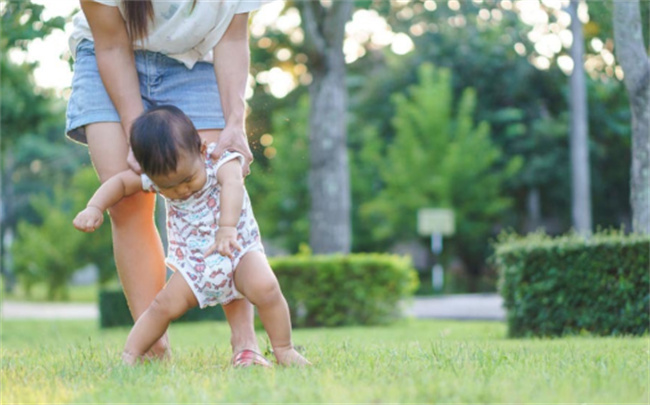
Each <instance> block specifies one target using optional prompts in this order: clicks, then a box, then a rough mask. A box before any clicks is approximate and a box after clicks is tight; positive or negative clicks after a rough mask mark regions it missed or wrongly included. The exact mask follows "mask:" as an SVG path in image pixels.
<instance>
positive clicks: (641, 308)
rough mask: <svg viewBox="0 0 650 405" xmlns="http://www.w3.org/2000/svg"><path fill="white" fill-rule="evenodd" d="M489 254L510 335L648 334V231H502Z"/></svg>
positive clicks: (649, 251) (649, 279) (649, 313)
mask: <svg viewBox="0 0 650 405" xmlns="http://www.w3.org/2000/svg"><path fill="white" fill-rule="evenodd" d="M492 259H493V261H494V263H495V264H496V265H497V267H498V270H499V277H500V280H499V290H500V293H501V295H502V296H503V298H504V305H505V307H506V309H507V310H508V333H509V335H510V336H512V337H520V336H562V335H570V334H577V333H583V332H587V333H591V334H595V335H627V334H631V335H642V334H644V333H647V332H648V328H649V325H650V308H649V303H650V291H649V288H650V237H648V236H640V235H627V236H626V235H623V234H622V233H621V232H604V233H599V234H595V235H593V236H591V237H590V238H589V239H588V240H585V239H584V238H583V237H581V236H579V235H576V234H572V235H567V236H561V237H557V238H552V237H549V236H546V235H544V234H543V233H534V234H530V235H528V236H526V237H519V236H516V235H511V234H510V235H502V236H501V237H500V238H499V240H498V241H497V243H496V245H495V254H494V256H493V258H492Z"/></svg>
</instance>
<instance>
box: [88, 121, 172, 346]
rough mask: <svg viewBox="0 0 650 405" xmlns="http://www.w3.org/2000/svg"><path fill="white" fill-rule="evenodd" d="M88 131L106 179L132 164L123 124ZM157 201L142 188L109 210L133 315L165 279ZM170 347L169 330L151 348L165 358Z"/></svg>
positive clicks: (136, 315) (90, 145)
mask: <svg viewBox="0 0 650 405" xmlns="http://www.w3.org/2000/svg"><path fill="white" fill-rule="evenodd" d="M86 136H87V138H88V151H89V153H90V158H91V160H92V162H93V165H94V166H95V170H96V171H97V174H98V175H99V179H100V181H101V182H102V183H103V182H105V181H106V180H107V179H109V178H110V177H111V176H113V175H115V174H116V173H119V172H121V171H123V170H126V169H128V166H127V164H126V157H127V153H128V147H127V144H126V138H125V137H124V134H123V131H122V126H121V125H120V124H119V123H109V122H102V123H96V124H90V125H87V126H86ZM154 206H155V195H154V194H148V193H138V194H135V195H133V196H130V197H127V198H124V199H123V200H122V201H120V202H119V203H118V204H116V205H115V206H114V207H112V208H111V209H110V210H109V213H110V218H111V229H112V233H113V254H114V256H115V264H116V265H117V273H118V275H119V277H120V281H121V283H122V287H123V288H124V294H125V295H126V298H127V301H128V303H129V309H130V310H131V315H132V316H133V319H134V320H137V319H138V318H139V317H140V315H142V314H143V313H144V311H145V310H146V309H147V307H149V305H150V304H151V302H152V301H153V299H154V297H155V296H156V294H157V293H158V292H159V291H160V290H161V289H162V288H163V286H164V284H165V262H164V252H163V246H162V242H161V241H160V235H159V234H158V231H157V229H156V226H155V222H154V216H153V211H154ZM168 349H169V344H168V339H167V334H165V335H163V337H162V338H161V339H160V340H159V341H158V342H157V343H156V344H155V345H154V346H153V347H152V348H151V352H152V354H153V355H155V356H157V357H161V358H162V357H165V356H166V355H167V354H168Z"/></svg>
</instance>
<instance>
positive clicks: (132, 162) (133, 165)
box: [126, 147, 142, 174]
mask: <svg viewBox="0 0 650 405" xmlns="http://www.w3.org/2000/svg"><path fill="white" fill-rule="evenodd" d="M126 164H128V165H129V169H131V170H133V171H134V172H136V173H137V174H142V168H141V167H140V163H138V161H137V160H136V159H135V155H134V154H133V149H131V148H130V147H129V155H128V156H127V157H126Z"/></svg>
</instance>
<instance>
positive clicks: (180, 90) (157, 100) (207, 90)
mask: <svg viewBox="0 0 650 405" xmlns="http://www.w3.org/2000/svg"><path fill="white" fill-rule="evenodd" d="M135 66H136V69H137V71H138V78H139V79H140V94H141V95H142V104H143V105H144V109H145V111H146V110H148V109H150V108H152V107H155V106H157V105H163V104H171V105H174V106H176V107H178V108H180V109H181V111H183V112H184V113H185V114H187V116H188V117H189V118H190V119H191V120H192V122H193V123H194V126H195V127H196V129H198V130H201V129H219V128H223V127H224V126H225V120H224V117H223V110H222V108H221V99H220V97H219V89H218V87H217V79H216V76H215V73H214V67H213V65H212V64H211V63H207V62H197V63H196V64H195V65H194V67H193V68H192V69H188V68H187V67H186V66H185V65H184V64H182V63H181V62H179V61H177V60H175V59H172V58H170V57H168V56H166V55H164V54H162V53H158V52H150V51H135ZM96 122H120V117H119V115H118V114H117V110H116V109H115V107H114V106H113V102H112V101H111V99H110V97H109V96H108V93H107V92H106V89H105V88H104V84H103V83H102V79H101V77H100V76H99V70H98V69H97V60H96V58H95V46H94V43H93V42H92V41H88V40H83V41H81V43H79V45H78V47H77V57H76V59H75V62H74V74H73V77H72V93H71V94H70V100H69V101H68V110H67V113H66V131H65V132H66V134H67V135H68V137H70V138H71V139H72V140H74V141H77V142H81V143H84V144H85V143H87V140H86V127H85V126H86V125H88V124H93V123H96Z"/></svg>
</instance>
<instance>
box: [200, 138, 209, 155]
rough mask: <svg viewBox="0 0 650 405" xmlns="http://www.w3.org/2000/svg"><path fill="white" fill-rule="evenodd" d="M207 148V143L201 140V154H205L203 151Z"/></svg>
mask: <svg viewBox="0 0 650 405" xmlns="http://www.w3.org/2000/svg"><path fill="white" fill-rule="evenodd" d="M207 150H208V144H207V143H205V141H201V155H204V154H205V151H207Z"/></svg>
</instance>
